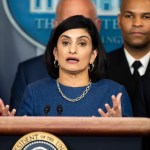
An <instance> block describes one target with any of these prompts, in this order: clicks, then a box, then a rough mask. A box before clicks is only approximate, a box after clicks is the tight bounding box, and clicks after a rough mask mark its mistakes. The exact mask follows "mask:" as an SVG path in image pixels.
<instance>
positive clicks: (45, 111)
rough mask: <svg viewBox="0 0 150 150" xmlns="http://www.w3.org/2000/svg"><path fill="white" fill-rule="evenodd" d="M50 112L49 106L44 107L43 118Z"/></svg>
mask: <svg viewBox="0 0 150 150" xmlns="http://www.w3.org/2000/svg"><path fill="white" fill-rule="evenodd" d="M49 111H50V105H46V106H45V107H44V114H45V116H47V115H48V112H49Z"/></svg>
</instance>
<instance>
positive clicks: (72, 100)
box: [56, 79, 91, 102]
mask: <svg viewBox="0 0 150 150" xmlns="http://www.w3.org/2000/svg"><path fill="white" fill-rule="evenodd" d="M56 84H57V88H58V91H59V93H60V94H61V96H62V97H63V98H64V99H65V100H67V101H69V102H77V101H79V100H81V99H82V98H83V97H84V96H85V95H86V94H87V93H88V92H89V90H90V88H91V81H89V84H88V85H87V87H86V89H85V90H84V91H83V93H82V94H81V95H80V96H79V97H77V98H74V99H71V98H68V97H67V96H66V95H65V94H64V93H63V92H62V90H61V88H60V85H59V82H58V79H57V80H56Z"/></svg>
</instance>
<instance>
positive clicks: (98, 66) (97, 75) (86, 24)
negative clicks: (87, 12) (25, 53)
mask: <svg viewBox="0 0 150 150" xmlns="http://www.w3.org/2000/svg"><path fill="white" fill-rule="evenodd" d="M77 28H83V29H86V30H87V32H88V33H89V35H90V36H91V39H92V46H93V50H94V49H97V52H98V54H97V57H96V59H95V61H94V69H93V70H92V71H91V72H90V71H89V77H90V79H91V81H92V82H96V81H98V80H99V79H101V78H103V77H104V76H105V72H106V67H107V61H106V53H105V49H104V47H103V44H102V42H101V39H100V35H99V32H98V30H97V28H96V26H95V24H94V23H93V22H92V21H91V20H90V19H89V18H85V17H83V16H81V15H76V16H72V17H69V18H67V19H66V20H64V21H63V22H61V23H60V24H59V25H58V26H57V28H56V29H55V30H54V32H53V34H52V36H51V38H50V40H49V42H48V45H47V48H46V51H45V61H46V65H47V69H48V73H49V75H50V76H51V77H52V78H54V79H57V78H58V77H59V68H56V67H55V66H54V60H55V58H54V55H53V50H54V48H55V47H56V46H57V42H58V38H59V36H60V35H61V34H62V33H63V32H65V31H67V30H69V29H77Z"/></svg>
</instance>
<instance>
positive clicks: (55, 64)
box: [54, 60, 59, 68]
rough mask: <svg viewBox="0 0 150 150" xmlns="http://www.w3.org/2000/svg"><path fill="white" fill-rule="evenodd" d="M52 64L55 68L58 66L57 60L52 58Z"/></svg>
mask: <svg viewBox="0 0 150 150" xmlns="http://www.w3.org/2000/svg"><path fill="white" fill-rule="evenodd" d="M54 66H55V68H58V67H59V65H58V61H57V60H54Z"/></svg>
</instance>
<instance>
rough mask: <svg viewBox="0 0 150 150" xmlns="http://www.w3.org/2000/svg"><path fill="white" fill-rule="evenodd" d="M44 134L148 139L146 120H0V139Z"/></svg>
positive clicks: (36, 118)
mask: <svg viewBox="0 0 150 150" xmlns="http://www.w3.org/2000/svg"><path fill="white" fill-rule="evenodd" d="M34 131H44V132H49V133H52V134H55V135H63V136H64V135H65V136H67V135H74V136H76V135H84V136H88V135H89V136H91V135H93V136H98V135H100V136H101V135H102V136H103V135H104V136H110V135H112V136H126V135H127V136H128V135H129V136H150V119H148V118H117V117H116V118H100V117H0V135H24V134H27V133H30V132H34Z"/></svg>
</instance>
